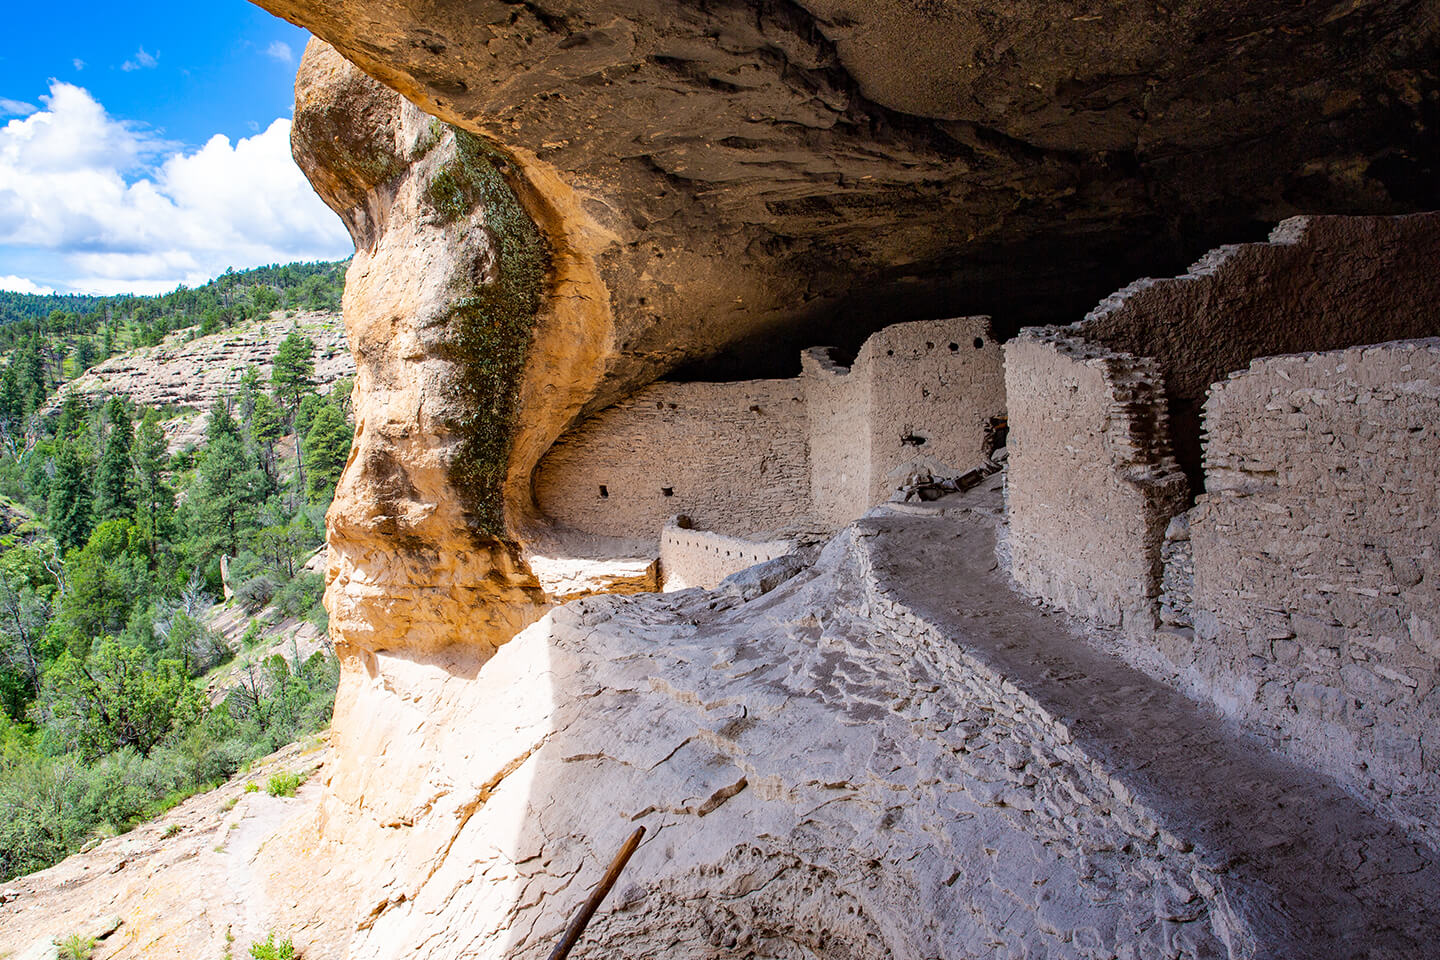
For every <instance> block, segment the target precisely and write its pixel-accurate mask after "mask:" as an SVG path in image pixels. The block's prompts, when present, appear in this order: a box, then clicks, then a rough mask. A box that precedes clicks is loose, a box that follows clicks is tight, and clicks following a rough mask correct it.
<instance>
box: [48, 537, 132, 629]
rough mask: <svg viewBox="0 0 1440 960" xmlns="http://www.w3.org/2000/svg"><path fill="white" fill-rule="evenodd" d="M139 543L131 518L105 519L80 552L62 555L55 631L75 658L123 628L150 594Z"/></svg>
mask: <svg viewBox="0 0 1440 960" xmlns="http://www.w3.org/2000/svg"><path fill="white" fill-rule="evenodd" d="M137 540H138V536H137V535H136V531H135V527H134V525H133V524H132V523H131V522H130V521H129V520H107V521H105V522H104V523H102V524H100V525H99V526H97V527H96V528H95V530H94V532H93V533H91V534H90V539H89V540H88V541H87V542H86V544H85V546H84V547H83V548H81V549H79V550H72V551H70V553H68V554H67V555H66V556H65V592H64V594H63V595H62V596H61V598H60V611H59V613H58V615H57V616H56V618H55V627H54V629H55V631H56V634H57V637H58V638H59V640H60V641H61V642H62V643H63V644H64V645H65V647H66V648H67V649H69V650H71V651H73V652H74V653H75V654H76V655H77V656H84V655H85V653H86V651H88V650H89V649H90V645H91V642H92V641H93V640H94V639H95V638H97V637H101V636H104V635H106V634H115V633H119V632H120V631H121V630H123V629H125V624H126V623H127V622H128V621H129V619H130V614H131V612H132V610H133V609H134V606H135V601H136V600H137V599H139V598H141V597H142V596H144V595H146V594H147V593H148V592H149V590H150V584H149V577H148V572H149V571H148V567H147V564H146V561H145V559H144V558H143V557H140V556H137V553H138V551H137V550H136V549H135V545H136V541H137Z"/></svg>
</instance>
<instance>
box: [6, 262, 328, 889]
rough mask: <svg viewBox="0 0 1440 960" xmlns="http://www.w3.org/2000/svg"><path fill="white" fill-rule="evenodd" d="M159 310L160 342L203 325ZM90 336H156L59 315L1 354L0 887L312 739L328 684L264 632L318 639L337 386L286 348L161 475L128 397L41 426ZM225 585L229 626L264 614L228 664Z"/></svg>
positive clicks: (149, 418) (160, 437)
mask: <svg viewBox="0 0 1440 960" xmlns="http://www.w3.org/2000/svg"><path fill="white" fill-rule="evenodd" d="M271 273H272V274H273V275H274V276H276V277H283V276H286V275H288V274H290V273H294V271H287V270H286V268H274V270H272V271H271ZM320 276H322V274H319V273H315V272H311V273H309V274H307V275H306V280H305V282H308V281H309V280H313V279H315V278H316V277H320ZM317 282H318V281H317ZM218 289H219V290H221V291H225V290H231V292H233V289H232V287H231V286H230V285H226V284H220V285H218ZM263 289H267V290H268V289H270V288H269V287H264V288H263ZM213 292H214V291H213V290H212V291H209V292H207V294H206V296H207V297H208V296H209V295H210V293H213ZM252 292H254V293H256V294H257V295H258V296H259V298H260V299H262V300H264V299H267V298H266V297H264V296H263V294H260V288H255V290H254V291H252ZM271 292H272V293H273V292H274V291H271ZM166 302H167V303H169V304H170V305H171V306H173V307H175V308H176V309H177V310H179V311H180V312H177V313H175V314H174V315H173V316H171V315H169V314H167V315H165V316H164V322H163V323H161V324H160V325H161V326H164V327H167V328H168V327H169V326H170V324H171V323H172V320H173V323H175V324H178V325H183V326H193V325H194V323H195V322H199V320H200V319H201V318H196V317H195V316H194V315H193V314H187V313H184V312H183V310H182V309H181V306H180V305H181V304H182V303H183V302H184V301H182V300H181V299H180V298H179V297H178V296H177V297H174V298H173V299H172V300H170V301H166ZM201 302H203V301H196V302H195V303H196V304H199V303H201ZM113 306H114V305H113V304H112V307H113ZM137 309H138V308H137ZM154 322H156V323H159V322H160V320H159V318H156V319H155V321H154ZM93 323H99V324H101V326H102V329H103V331H104V332H103V333H102V335H101V339H105V340H108V341H109V342H123V341H126V340H132V341H133V340H134V339H135V338H136V337H137V336H140V337H143V338H149V337H150V336H151V333H149V332H146V331H147V330H148V329H158V328H142V329H137V326H136V324H135V322H134V321H120V320H118V319H117V318H116V317H115V316H114V314H113V313H112V314H107V315H105V316H104V317H99V318H83V317H76V316H74V315H71V314H68V313H64V312H57V313H55V314H53V315H51V316H50V317H47V318H45V319H44V320H43V321H40V322H30V321H26V320H23V319H22V320H20V321H16V323H15V324H14V326H16V327H20V328H22V329H24V328H26V327H28V328H29V332H28V333H26V334H25V335H24V336H23V337H21V338H20V339H18V340H17V341H15V342H14V343H13V345H12V346H11V349H10V350H9V351H8V352H7V351H5V350H4V346H5V337H3V336H0V354H3V359H0V372H3V373H4V376H0V882H3V881H5V880H8V879H9V878H11V877H12V876H15V875H17V874H22V873H28V872H30V871H32V870H37V869H40V868H42V867H45V866H48V865H50V864H52V863H54V862H56V861H57V860H60V859H61V858H63V857H65V856H67V855H68V854H70V853H73V852H74V851H76V850H78V849H81V848H83V847H84V846H85V845H86V844H87V843H90V842H92V840H93V839H95V838H98V837H104V836H114V835H115V834H117V833H121V832H123V831H125V830H128V829H130V828H131V827H133V826H135V825H136V824H137V823H140V822H141V821H144V820H147V819H149V818H151V817H153V816H155V815H156V814H158V813H161V812H163V811H165V810H168V809H170V808H172V807H174V806H175V805H176V804H178V803H180V802H181V801H182V800H184V799H185V798H186V797H189V796H191V795H192V794H194V793H197V792H199V791H202V790H208V789H211V788H212V787H214V786H216V785H218V784H220V783H222V782H224V781H225V780H226V779H227V778H228V777H230V776H232V775H233V774H235V772H236V771H237V770H239V769H240V768H242V767H243V766H244V765H245V764H246V763H248V762H249V761H250V760H252V759H254V758H257V757H262V756H265V755H266V754H269V753H272V752H274V751H275V750H276V749H278V748H279V747H281V746H283V745H285V744H287V743H290V742H292V741H294V740H296V739H297V738H299V737H300V736H302V735H304V734H307V733H309V732H311V731H314V730H317V729H320V728H323V727H324V726H325V725H326V724H328V723H329V720H330V712H331V710H332V708H333V704H334V695H335V685H336V681H337V678H338V674H339V664H338V662H337V661H336V659H335V657H334V655H333V654H332V653H331V652H330V651H329V648H328V645H326V644H324V642H323V640H322V642H321V643H320V644H319V646H320V650H319V651H317V652H315V653H313V654H311V655H309V656H302V655H301V652H300V650H299V648H298V644H297V643H296V642H295V640H294V638H293V636H292V639H291V644H290V648H289V651H288V652H287V655H284V656H282V655H278V654H276V653H274V652H272V651H271V650H269V649H267V648H266V647H264V646H262V643H261V638H262V635H263V633H264V624H263V623H261V622H260V620H261V619H270V620H273V621H277V622H278V621H281V620H285V619H288V618H289V617H297V618H298V617H305V618H307V619H310V620H312V621H315V622H316V623H317V624H318V625H321V626H322V634H323V623H324V613H323V610H322V609H321V608H320V607H319V603H318V600H319V595H320V592H321V590H322V589H323V578H322V577H320V576H319V575H317V574H314V573H311V572H309V571H306V570H305V569H304V566H303V564H304V562H305V559H306V558H308V557H309V556H310V555H311V554H312V552H313V551H314V550H315V549H316V547H317V546H318V545H319V544H320V543H321V542H322V540H323V537H324V521H323V517H324V512H325V509H326V507H327V506H328V505H329V502H330V497H331V494H332V492H333V490H334V486H335V482H336V480H337V479H338V477H339V473H340V470H341V469H342V468H343V465H344V459H345V455H346V454H347V453H348V450H349V444H350V433H351V429H352V428H351V427H350V425H349V423H348V420H347V406H346V405H347V403H348V399H349V389H348V385H347V386H342V387H340V388H338V389H337V390H336V391H332V392H331V393H329V394H328V395H322V394H320V393H319V392H318V391H317V390H316V389H315V387H314V383H313V380H314V378H313V374H314V345H313V343H311V342H310V341H309V339H308V338H306V337H305V336H304V334H303V333H302V332H300V331H299V330H294V331H292V332H291V334H290V335H289V336H288V337H286V339H285V343H284V344H282V345H281V350H280V351H279V353H278V354H277V356H276V359H275V362H274V364H273V369H272V371H271V376H270V378H269V383H268V384H267V383H265V382H264V381H263V378H262V376H261V375H260V373H259V371H258V370H256V369H255V368H253V367H252V368H250V369H248V370H246V371H245V372H244V373H243V375H242V376H241V377H240V379H239V381H238V383H237V384H236V389H235V391H234V393H233V394H232V395H230V396H228V397H224V398H222V399H221V400H220V401H219V402H217V403H216V404H215V406H214V407H213V408H212V409H211V411H210V414H209V418H208V422H207V424H206V432H205V440H204V443H203V445H201V446H198V447H195V448H192V449H190V450H189V452H188V453H185V454H183V455H176V456H171V455H170V453H169V451H168V447H167V441H166V438H165V434H164V431H163V430H162V428H161V423H160V414H159V411H157V410H155V409H143V408H139V407H136V406H135V405H133V404H132V403H130V402H129V401H127V400H125V399H124V398H122V397H114V398H111V399H109V400H108V401H105V402H99V403H96V402H90V401H88V400H87V399H85V398H82V397H80V396H79V395H77V394H75V393H74V392H73V391H72V392H68V393H66V394H65V397H64V400H63V401H62V402H61V403H60V405H59V408H58V409H57V410H53V411H52V412H48V413H47V412H46V406H47V404H48V402H49V400H50V398H52V397H53V396H54V395H55V394H56V393H57V392H60V391H63V390H64V382H63V377H64V376H65V370H66V367H65V365H64V362H63V361H64V360H74V359H75V357H76V352H77V351H78V352H79V353H80V354H83V353H85V351H87V350H91V351H92V352H93V351H94V350H95V349H98V350H99V351H100V352H102V353H103V352H104V350H105V349H108V348H107V347H106V346H105V345H104V344H103V343H101V344H98V345H97V344H96V343H95V342H93V340H92V339H91V338H90V334H88V333H86V332H85V331H86V330H87V328H88V327H89V326H90V325H91V324H93ZM3 333H5V328H4V327H0V334H3ZM62 347H63V349H62ZM67 353H68V354H69V355H68V356H67ZM78 367H79V364H78V363H72V364H71V365H70V372H71V373H72V374H73V373H74V372H75V369H76V368H78ZM287 436H288V437H292V438H294V440H295V443H294V447H295V456H294V459H293V460H292V459H291V458H290V457H289V456H282V454H281V451H282V450H283V449H284V448H285V447H286V446H288V444H284V445H282V443H281V441H282V440H283V439H284V438H285V437H287ZM22 531H23V532H22ZM222 557H227V558H229V562H228V564H226V571H227V573H226V575H225V576H224V577H222V574H221V558H222ZM227 586H228V587H230V588H232V589H234V588H239V594H240V597H239V604H237V606H241V607H243V606H244V605H245V604H247V603H248V604H250V606H251V607H252V608H254V607H256V606H258V605H259V604H262V603H263V602H264V601H265V600H273V601H274V602H275V606H274V607H272V608H270V609H268V610H265V611H264V612H263V613H261V614H260V616H259V617H258V618H257V619H256V620H254V621H252V622H251V624H250V628H249V629H247V630H246V633H245V636H244V637H243V638H237V639H239V640H241V641H242V642H240V643H234V642H232V641H231V640H228V639H227V638H226V636H225V635H224V634H223V633H222V632H221V631H220V630H219V629H217V628H216V626H213V625H212V623H215V624H218V623H219V622H220V621H214V620H212V614H211V613H210V611H211V609H212V606H213V605H214V602H215V601H216V600H217V599H218V598H219V597H220V596H222V592H223V590H224V589H225V588H226V587H227ZM251 643H253V648H251V649H247V647H248V646H249V645H250V644H251ZM237 656H238V657H239V660H238V662H237V661H236V659H235V658H236V657H237ZM257 789H258V788H257ZM180 829H181V827H180V825H178V824H175V825H171V826H170V827H169V828H168V829H164V828H162V829H161V831H160V832H162V833H163V834H164V835H165V836H166V837H170V836H174V835H175V834H176V832H177V831H179V830H180Z"/></svg>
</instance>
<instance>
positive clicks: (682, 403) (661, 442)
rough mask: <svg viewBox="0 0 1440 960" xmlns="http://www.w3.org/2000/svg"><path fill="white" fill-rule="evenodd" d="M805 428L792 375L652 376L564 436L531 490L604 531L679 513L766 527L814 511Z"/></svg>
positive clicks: (578, 521)
mask: <svg viewBox="0 0 1440 960" xmlns="http://www.w3.org/2000/svg"><path fill="white" fill-rule="evenodd" d="M805 434H806V419H805V403H804V400H803V394H802V392H801V389H800V382H799V381H798V380H748V381H743V382H738V383H654V384H651V385H650V386H648V387H646V388H645V389H644V390H641V391H640V392H639V393H636V394H635V395H633V396H631V397H630V398H628V399H627V400H624V401H622V402H621V403H617V404H616V405H615V406H613V407H609V408H607V409H605V410H603V411H601V412H600V413H598V414H596V415H595V416H593V417H591V418H590V419H589V420H586V421H585V422H584V423H582V424H581V425H580V426H579V427H578V428H577V429H575V430H572V431H571V432H570V433H568V434H566V435H565V436H564V437H562V438H561V440H560V441H559V442H558V443H556V444H555V446H554V447H553V448H552V449H551V450H550V452H549V453H548V454H546V456H545V459H544V460H542V461H541V463H540V466H539V468H538V469H537V470H536V473H535V500H536V503H537V504H538V505H539V506H540V508H541V510H543V511H544V512H545V513H546V514H547V515H548V516H550V517H552V518H554V519H556V520H559V521H560V522H562V523H564V524H566V525H568V526H571V527H574V528H576V529H578V530H583V531H585V532H587V533H597V534H603V535H606V536H616V537H646V538H653V537H655V536H656V535H657V534H658V532H659V531H660V529H661V527H662V526H664V524H665V522H666V520H667V519H668V518H669V517H671V516H673V515H675V514H685V515H687V516H689V517H691V518H692V519H693V520H694V521H695V523H696V524H697V525H698V526H701V527H718V528H720V529H723V530H724V531H725V532H727V533H734V534H742V535H743V534H752V533H757V532H760V531H764V530H770V529H774V528H776V527H780V526H783V525H785V524H786V523H790V522H794V521H797V520H800V519H802V518H804V517H807V516H809V514H810V495H809V494H810V464H809V459H808V457H807V454H806V443H805ZM667 491H668V492H667Z"/></svg>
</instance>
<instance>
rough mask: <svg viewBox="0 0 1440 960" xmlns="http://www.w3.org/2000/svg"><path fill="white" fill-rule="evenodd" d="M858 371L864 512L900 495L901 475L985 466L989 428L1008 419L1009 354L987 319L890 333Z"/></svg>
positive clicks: (879, 338) (865, 355)
mask: <svg viewBox="0 0 1440 960" xmlns="http://www.w3.org/2000/svg"><path fill="white" fill-rule="evenodd" d="M855 369H856V370H858V371H863V373H864V374H865V379H866V382H867V383H868V386H869V389H870V400H869V404H868V408H869V417H868V424H867V427H868V430H869V458H870V463H869V480H868V483H867V488H868V489H867V502H866V503H865V507H866V509H868V508H869V507H870V506H872V505H874V504H876V503H880V502H882V501H884V500H885V499H887V498H888V497H889V496H890V494H891V493H893V492H894V486H893V484H892V482H891V481H890V473H891V472H892V471H894V470H895V469H897V468H899V467H902V466H905V465H907V464H911V463H916V464H921V465H925V466H928V467H929V468H930V469H932V470H934V471H936V474H937V475H939V476H955V475H958V474H960V473H962V472H964V471H965V470H966V469H968V468H970V467H973V466H974V465H975V464H977V463H979V462H980V460H981V458H982V457H983V456H984V455H985V452H986V451H985V436H986V428H987V426H988V425H989V423H990V421H991V419H992V418H997V417H1003V416H1005V359H1004V353H1003V350H1002V349H1001V346H1000V343H999V341H997V340H996V339H995V338H994V337H992V336H991V335H990V321H989V319H988V318H986V317H960V318H957V319H952V320H925V321H919V322H916V323H899V324H895V325H894V326H890V327H886V328H885V329H883V330H881V331H880V332H878V333H876V334H875V335H874V336H872V337H870V339H868V340H866V341H865V343H864V345H863V346H862V347H861V348H860V353H859V355H858V356H857V357H856V359H855ZM862 512H863V511H862ZM858 516H859V514H858V513H857V514H855V515H854V516H852V517H850V518H849V519H852V520H853V519H855V518H856V517H858Z"/></svg>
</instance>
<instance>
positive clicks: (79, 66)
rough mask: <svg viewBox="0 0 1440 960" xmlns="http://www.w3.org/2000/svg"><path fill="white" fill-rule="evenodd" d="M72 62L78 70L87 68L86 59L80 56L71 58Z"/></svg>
mask: <svg viewBox="0 0 1440 960" xmlns="http://www.w3.org/2000/svg"><path fill="white" fill-rule="evenodd" d="M70 62H71V63H73V64H74V65H75V69H76V70H84V69H85V61H84V60H81V59H80V58H79V57H76V58H75V59H74V60H71V61H70Z"/></svg>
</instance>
